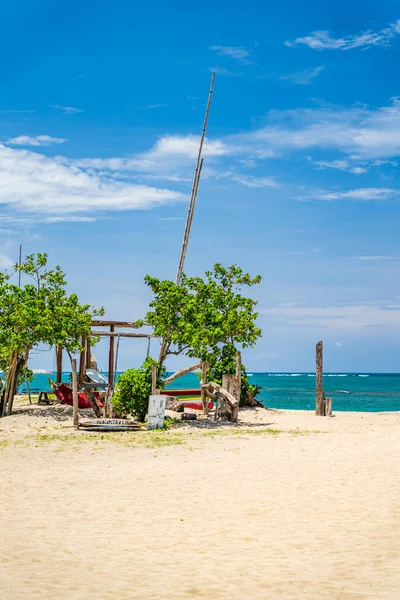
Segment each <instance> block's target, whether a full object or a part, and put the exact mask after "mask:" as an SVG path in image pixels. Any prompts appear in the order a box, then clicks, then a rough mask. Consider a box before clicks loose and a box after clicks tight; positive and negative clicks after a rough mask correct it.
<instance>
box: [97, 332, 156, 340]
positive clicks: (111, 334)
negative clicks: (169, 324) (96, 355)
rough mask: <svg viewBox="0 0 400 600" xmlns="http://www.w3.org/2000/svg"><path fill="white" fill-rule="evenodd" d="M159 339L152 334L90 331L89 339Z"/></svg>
mask: <svg viewBox="0 0 400 600" xmlns="http://www.w3.org/2000/svg"><path fill="white" fill-rule="evenodd" d="M117 336H119V337H126V338H129V337H131V338H159V337H160V336H158V335H154V334H153V333H118V332H117V333H115V332H110V331H92V334H91V337H117Z"/></svg>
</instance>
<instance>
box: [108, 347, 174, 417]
mask: <svg viewBox="0 0 400 600" xmlns="http://www.w3.org/2000/svg"><path fill="white" fill-rule="evenodd" d="M154 363H156V361H155V360H154V359H153V358H150V357H149V358H146V360H145V361H144V363H143V365H142V366H141V367H140V368H139V369H128V370H127V371H125V373H123V374H122V375H120V376H119V378H118V381H117V389H118V391H117V392H116V393H115V394H114V396H113V398H112V400H111V403H112V405H113V409H114V411H115V412H116V413H117V414H125V415H126V414H131V415H132V416H134V417H135V418H137V419H138V420H139V421H144V419H145V418H146V414H147V408H148V404H149V396H150V394H151V367H152V365H153V364H154ZM165 374H166V371H165V369H164V368H162V369H161V372H160V370H159V372H158V374H157V375H158V377H157V387H158V388H159V389H162V388H163V382H162V377H164V376H165Z"/></svg>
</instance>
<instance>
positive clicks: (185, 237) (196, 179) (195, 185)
mask: <svg viewBox="0 0 400 600" xmlns="http://www.w3.org/2000/svg"><path fill="white" fill-rule="evenodd" d="M214 80H215V73H213V74H212V76H211V84H210V90H209V93H208V100H207V106H206V112H205V115H204V122H203V129H202V132H201V137H200V145H199V152H198V154H197V161H196V168H195V170H194V175H193V183H192V191H191V194H190V201H189V208H188V213H187V216H186V224H185V231H184V234H183V242H182V249H181V255H180V258H179V264H178V271H177V274H176V281H175V282H176V285H180V282H181V278H182V273H183V268H184V265H185V258H186V252H187V248H188V244H189V238H190V231H191V228H192V222H193V215H194V207H195V205H196V199H197V193H198V191H199V183H200V175H201V170H202V168H203V159H202V157H201V154H202V151H203V144H204V138H205V135H206V130H207V123H208V115H209V112H210V106H211V99H212V94H213V89H214ZM168 350H169V345H168V343H167V342H166V340H165V339H163V341H162V342H161V346H160V353H159V355H158V363H159V364H162V363H163V362H164V360H165V358H166V356H167V354H168Z"/></svg>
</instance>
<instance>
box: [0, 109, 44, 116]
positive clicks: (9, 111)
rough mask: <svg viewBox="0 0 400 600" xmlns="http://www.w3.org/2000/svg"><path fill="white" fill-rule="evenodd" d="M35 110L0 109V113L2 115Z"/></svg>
mask: <svg viewBox="0 0 400 600" xmlns="http://www.w3.org/2000/svg"><path fill="white" fill-rule="evenodd" d="M35 112H37V111H36V110H33V109H27V110H0V113H1V114H2V115H8V114H20V113H35Z"/></svg>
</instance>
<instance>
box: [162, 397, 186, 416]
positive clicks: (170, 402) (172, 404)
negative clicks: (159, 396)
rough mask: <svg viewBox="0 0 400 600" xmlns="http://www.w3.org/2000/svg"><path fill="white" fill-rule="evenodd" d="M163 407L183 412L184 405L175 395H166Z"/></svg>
mask: <svg viewBox="0 0 400 600" xmlns="http://www.w3.org/2000/svg"><path fill="white" fill-rule="evenodd" d="M165 408H166V409H167V410H173V411H175V412H178V413H179V412H183V410H184V405H183V403H182V402H180V401H179V399H178V398H177V397H176V396H167V400H166V403H165Z"/></svg>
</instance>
